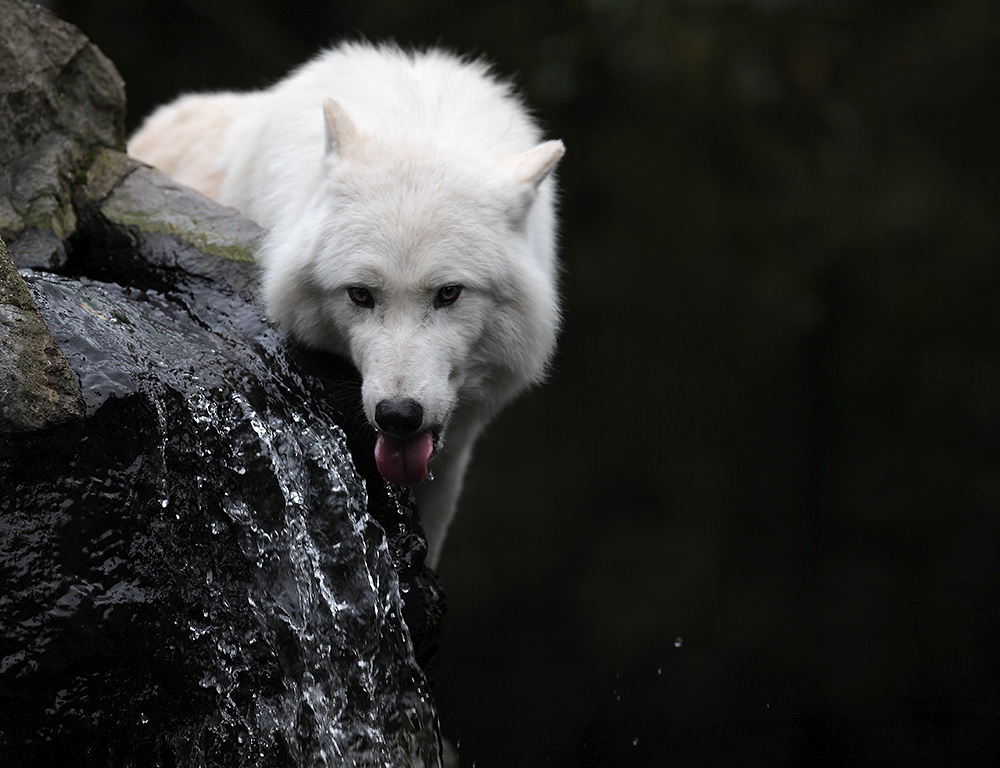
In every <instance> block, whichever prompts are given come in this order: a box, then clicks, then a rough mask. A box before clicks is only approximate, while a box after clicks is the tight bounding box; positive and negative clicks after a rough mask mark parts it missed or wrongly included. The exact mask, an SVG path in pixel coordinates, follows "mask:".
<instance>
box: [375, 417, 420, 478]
mask: <svg viewBox="0 0 1000 768" xmlns="http://www.w3.org/2000/svg"><path fill="white" fill-rule="evenodd" d="M433 451H434V437H433V436H432V435H431V433H430V430H428V431H426V432H421V433H420V434H417V435H413V436H411V437H407V438H402V437H395V436H393V435H389V434H386V433H385V432H379V433H378V438H377V439H376V440H375V463H376V464H377V465H378V471H379V472H380V473H381V475H382V477H384V478H385V479H386V480H388V481H389V482H390V483H392V484H394V485H416V484H417V483H419V482H421V481H422V480H423V479H424V478H425V477H427V462H428V460H429V459H430V457H431V453H432V452H433Z"/></svg>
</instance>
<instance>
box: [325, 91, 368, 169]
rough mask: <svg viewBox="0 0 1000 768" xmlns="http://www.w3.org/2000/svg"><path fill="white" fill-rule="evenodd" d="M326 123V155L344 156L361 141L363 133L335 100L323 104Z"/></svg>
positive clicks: (328, 100)
mask: <svg viewBox="0 0 1000 768" xmlns="http://www.w3.org/2000/svg"><path fill="white" fill-rule="evenodd" d="M323 117H324V119H325V121H326V154H328V155H340V156H344V155H345V154H347V153H348V152H350V151H351V149H352V148H353V147H354V145H355V144H357V143H358V141H359V140H360V139H361V132H360V131H358V127H357V126H356V125H355V124H354V121H353V120H351V118H350V117H348V115H347V113H346V112H345V111H344V108H343V107H342V106H340V104H338V103H337V102H336V101H334V100H333V99H327V100H326V101H324V102H323Z"/></svg>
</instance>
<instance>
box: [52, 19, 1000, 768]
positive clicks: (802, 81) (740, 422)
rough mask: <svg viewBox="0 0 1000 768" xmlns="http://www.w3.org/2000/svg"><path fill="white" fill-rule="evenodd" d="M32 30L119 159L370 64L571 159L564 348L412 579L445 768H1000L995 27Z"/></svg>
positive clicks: (939, 23) (679, 23) (335, 22)
mask: <svg viewBox="0 0 1000 768" xmlns="http://www.w3.org/2000/svg"><path fill="white" fill-rule="evenodd" d="M49 5H51V6H52V7H54V8H55V10H56V11H57V12H58V13H59V14H60V15H61V16H62V17H63V18H65V19H67V20H69V21H72V22H73V23H75V24H76V25H78V26H79V27H80V28H81V29H82V30H83V31H84V32H85V33H86V34H87V35H89V36H90V37H91V39H92V40H94V42H96V43H97V44H98V45H99V46H100V47H101V48H102V50H103V51H104V52H105V53H106V54H107V55H108V56H110V58H111V59H112V60H113V61H114V62H115V63H116V64H117V65H118V68H119V69H120V71H121V72H122V75H123V76H124V77H125V80H126V82H127V85H128V93H129V99H130V114H129V124H130V128H134V127H135V126H136V124H137V122H138V120H139V119H141V117H142V116H143V115H144V114H145V113H146V112H148V111H149V109H150V108H152V107H153V106H154V105H155V104H157V103H159V102H163V101H166V100H169V99H171V98H172V97H173V96H175V95H176V94H177V93H178V92H179V91H182V90H194V89H205V88H252V87H259V86H262V85H265V84H267V83H269V82H273V81H274V80H275V79H278V78H279V77H280V76H281V75H282V74H283V73H285V71H286V70H287V69H288V68H289V67H290V66H292V65H294V64H297V63H300V62H301V61H302V60H304V59H305V58H307V57H308V56H310V55H311V54H312V53H313V52H315V50H316V49H318V48H319V47H320V46H321V45H323V44H325V43H328V42H332V41H336V40H338V39H341V38H343V37H345V36H352V35H357V34H363V35H365V36H367V37H369V38H371V39H374V40H381V39H384V38H386V37H393V38H395V39H397V40H398V41H399V42H401V43H413V44H418V45H425V44H433V43H441V44H444V45H446V46H448V47H451V48H454V49H458V50H460V51H472V52H479V53H483V54H485V55H487V56H488V57H489V58H490V59H491V60H492V61H494V62H495V63H496V64H497V67H498V69H499V71H500V72H502V73H505V74H510V75H513V76H514V78H515V80H516V82H517V83H518V84H519V85H520V86H521V87H522V88H523V89H524V91H525V92H526V93H527V95H528V98H529V101H530V102H531V103H532V104H533V105H534V106H535V107H536V108H537V110H538V114H539V116H540V118H541V119H542V120H543V122H544V124H545V125H546V127H547V133H548V135H549V136H552V137H559V138H562V139H563V140H564V141H565V142H566V145H567V147H568V153H567V156H566V158H565V160H564V161H563V163H562V165H561V166H560V182H561V185H562V187H563V190H564V193H563V206H562V209H563V239H562V242H563V246H562V258H563V263H564V265H565V275H564V286H565V297H566V323H565V331H564V334H563V338H562V345H561V350H560V353H559V355H558V358H557V359H556V365H555V369H554V371H553V374H552V377H551V380H550V381H549V383H548V384H547V385H546V386H544V387H543V388H540V389H538V390H536V391H534V392H533V393H532V394H530V395H529V396H528V397H526V398H524V399H523V400H521V401H519V402H518V403H517V404H516V405H515V406H513V407H511V408H509V409H508V411H507V412H506V413H505V414H504V415H503V416H501V418H500V419H498V421H497V422H496V423H495V424H494V425H493V426H492V427H491V429H490V430H489V432H488V434H487V436H486V438H485V439H484V440H483V441H482V442H481V444H480V446H479V449H478V453H477V458H476V460H475V462H474V466H473V468H472V470H471V472H470V474H469V477H468V484H467V490H466V492H465V495H464V497H463V499H462V503H461V509H460V514H459V516H458V518H457V521H456V523H455V525H454V528H453V532H452V535H451V537H450V539H449V541H448V544H447V547H446V549H445V556H444V560H443V563H442V566H441V576H442V578H443V580H444V582H445V586H446V589H447V591H448V594H449V598H450V605H449V611H448V614H447V617H446V625H445V636H444V642H443V649H442V655H441V663H440V668H439V670H438V672H437V675H436V677H437V684H436V696H437V701H438V705H439V708H440V712H441V722H442V728H443V731H444V733H445V734H446V735H447V736H449V738H450V739H452V740H453V741H456V742H458V744H459V751H460V754H461V755H462V758H463V762H464V764H465V766H467V767H468V766H471V765H473V764H475V765H476V766H480V768H503V767H504V766H534V765H539V766H546V765H552V766H684V767H685V768H686V767H688V766H700V765H706V766H723V765H726V766H730V765H735V766H757V765H760V766H798V765H809V766H827V765H829V766H844V765H880V766H882V765H885V766H894V765H898V766H914V765H917V766H923V765H941V766H966V765H968V766H971V765H984V766H985V765H987V764H991V765H992V764H993V761H995V760H997V759H998V738H1000V737H998V733H1000V718H998V698H1000V681H998V670H997V662H998V650H1000V649H998V641H1000V620H998V605H1000V588H998V587H1000V583H998V582H1000V578H998V573H1000V551H998V550H1000V513H998V507H1000V504H998V502H1000V357H998V352H1000V312H998V310H997V304H998V300H1000V252H998V251H1000V139H998V136H997V131H998V127H1000V4H998V3H996V2H995V0H955V1H954V2H941V1H939V0H923V1H914V2H901V1H895V2H870V1H866V0H856V1H855V2H848V1H846V0H844V1H834V0H830V1H822V0H819V1H816V2H804V1H796V0H742V1H740V0H672V1H670V0H663V1H662V2H655V1H654V0H533V2H523V3H516V2H501V1H488V2H463V3H459V2H455V1H451V0H421V1H414V2H405V1H403V0H399V1H397V2H392V1H390V0H349V1H347V2H336V3H334V2H329V3H321V2H302V1H301V0H256V1H255V2H246V1H243V0H241V1H239V2H237V0H183V1H182V2H180V1H178V2H156V1H155V0H78V1H77V2H73V1H71V0H64V1H63V2H51V3H49Z"/></svg>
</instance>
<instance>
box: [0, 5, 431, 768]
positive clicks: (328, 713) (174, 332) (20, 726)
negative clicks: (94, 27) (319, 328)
mask: <svg viewBox="0 0 1000 768" xmlns="http://www.w3.org/2000/svg"><path fill="white" fill-rule="evenodd" d="M0 55H2V58H0V65H2V66H0V98H3V99H4V100H5V102H6V104H12V105H13V106H14V107H15V108H16V109H15V110H14V111H10V112H2V111H0V132H2V133H0V137H2V138H3V141H0V146H2V147H3V149H0V212H3V213H2V217H3V218H2V221H0V226H2V228H3V229H2V231H3V233H4V234H5V235H9V236H10V237H11V238H12V247H11V252H12V254H13V255H14V256H15V262H16V263H17V264H18V265H19V266H21V267H22V272H21V273H20V274H19V273H18V272H17V270H16V269H14V267H13V265H12V264H11V262H10V261H9V260H7V259H5V258H0V319H2V324H0V366H2V368H0V371H2V372H0V386H2V388H3V389H2V390H0V391H2V396H3V401H2V403H0V487H3V489H4V493H3V494H0V765H3V766H4V767H5V768H20V766H25V767H26V766H32V768H46V767H47V766H57V765H58V766H60V767H61V766H64V765H74V766H83V767H84V768H86V767H87V766H95V768H96V766H101V768H105V767H106V766H112V767H114V766H127V765H171V766H178V767H182V766H183V767H189V768H202V767H203V766H209V765H243V766H254V767H257V768H267V767H269V766H282V767H283V768H285V767H286V766H303V767H304V766H310V767H311V766H326V765H330V766H332V765H338V766H339V765H358V766H361V765H384V764H391V765H414V766H419V765H428V766H434V765H439V764H440V759H441V758H440V739H439V736H438V731H437V715H436V712H435V710H434V705H433V700H432V697H431V693H430V687H429V683H428V680H427V677H426V674H425V672H424V669H425V668H426V667H427V666H428V665H430V664H431V663H432V662H433V658H434V655H435V650H436V642H437V636H438V632H439V621H440V617H441V614H442V612H443V609H444V597H443V594H442V592H441V590H440V586H439V585H438V583H437V580H436V578H435V577H434V575H433V574H432V573H431V572H430V571H429V570H428V569H427V568H426V566H425V564H424V555H425V553H426V545H425V543H424V540H423V536H422V532H421V530H420V526H419V519H418V517H417V514H416V509H415V504H414V502H413V499H412V495H410V494H408V493H404V492H401V491H395V490H393V489H391V488H389V487H388V486H387V485H386V484H385V482H384V481H382V479H381V478H380V476H379V475H378V472H377V469H376V468H375V466H374V459H373V454H374V451H373V443H374V434H373V433H372V430H371V429H370V428H369V427H368V425H367V424H366V423H365V422H364V418H363V416H362V414H361V409H360V407H359V406H360V393H359V389H360V382H359V380H358V377H357V374H356V372H355V371H354V370H353V369H352V368H351V367H350V366H349V364H347V363H346V362H345V361H343V360H341V359H339V358H336V357H333V356H330V355H327V354H322V353H317V352H312V351H309V350H306V349H303V348H301V347H299V346H297V345H296V344H294V343H292V342H290V340H288V339H287V338H286V337H285V336H284V335H283V334H282V333H281V332H280V331H278V330H276V329H274V328H273V327H271V326H270V325H269V324H268V323H267V321H266V319H265V318H264V313H263V310H262V307H261V305H260V304H259V302H258V300H257V272H256V267H255V266H254V264H253V260H252V254H253V251H254V248H255V247H256V245H257V243H258V241H259V239H260V237H261V234H262V232H261V230H260V228H259V227H257V225H255V224H254V223H252V222H250V221H247V220H246V219H243V218H242V217H240V216H239V214H238V212H237V211H235V210H233V209H229V208H224V207H222V206H219V205H217V204H215V203H213V202H212V201H211V200H208V199H207V198H204V197H203V196H201V195H199V194H198V193H196V192H194V191H192V190H189V189H186V188H184V187H182V186H180V185H178V184H177V183H175V182H173V181H172V180H171V179H169V178H167V177H165V176H164V175H163V174H160V173H158V172H157V171H155V170H153V169H151V168H148V167H146V166H143V165H141V164H139V163H137V162H136V161H134V160H132V159H131V158H129V157H128V156H126V155H125V154H124V153H123V152H122V151H121V147H122V141H121V127H120V126H121V114H122V112H121V110H122V109H123V106H124V101H123V96H121V93H120V91H121V89H120V79H118V78H117V75H116V74H113V72H114V70H113V67H111V65H110V64H109V63H108V62H107V60H106V59H104V57H103V56H101V54H100V52H99V51H97V49H96V48H94V47H93V46H91V45H90V44H89V43H88V42H87V41H86V39H85V38H83V36H82V35H80V34H79V33H78V32H76V31H75V30H73V29H72V28H71V27H68V25H65V24H63V23H62V22H60V21H59V20H58V19H56V18H55V17H54V16H52V15H51V14H49V13H48V12H46V11H44V10H43V9H40V8H34V7H30V6H27V5H25V4H23V3H20V2H15V1H14V0H0ZM12 57H13V58H12ZM12 62H13V63H12ZM87 73H89V74H87ZM116 84H117V86H116ZM18 94H22V95H20V96H19V95H18ZM119 96H121V98H119ZM26 105H27V106H26ZM31 105H34V107H32V109H31V110H29V109H28V107H29V106H31ZM74 105H76V106H74ZM17 110H21V111H17ZM70 113H72V114H73V115H77V114H79V115H80V117H79V125H74V124H73V121H69V120H68V118H67V115H69V114H70ZM27 115H34V116H35V117H32V118H30V119H29V118H28V117H26V116H27ZM36 119H37V120H38V121H39V122H37V123H36V122H32V121H33V120H36ZM43 145H44V146H43ZM22 153H23V156H24V158H31V159H32V160H31V162H29V160H28V159H23V158H22ZM19 158H21V159H19ZM39 244H41V245H39ZM47 249H48V250H47ZM40 253H41V254H47V255H44V257H39V254H40ZM3 255H4V254H0V256H3ZM32 266H33V267H35V268H36V269H37V268H39V267H44V268H45V269H46V271H44V272H42V271H32V270H30V269H25V267H32ZM56 272H58V273H59V274H56Z"/></svg>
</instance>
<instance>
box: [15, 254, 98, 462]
mask: <svg viewBox="0 0 1000 768" xmlns="http://www.w3.org/2000/svg"><path fill="white" fill-rule="evenodd" d="M82 418H83V395H82V393H81V391H80V382H79V381H77V378H76V375H75V374H74V373H73V371H72V370H71V369H70V367H69V364H68V363H67V362H66V358H65V357H64V356H63V354H62V352H61V351H60V349H59V347H58V346H57V345H56V343H55V342H54V341H53V340H52V336H51V335H50V334H49V331H48V328H47V327H46V326H45V323H44V321H43V320H42V317H41V315H40V314H39V312H38V308H37V307H36V306H35V302H34V300H33V299H32V297H31V294H30V293H29V292H28V289H27V288H26V287H25V285H24V280H22V279H21V276H20V275H19V274H18V272H17V270H16V269H15V268H14V264H13V263H12V262H11V260H10V257H9V256H8V255H7V247H6V246H5V245H4V242H3V240H0V451H10V450H15V449H16V446H17V441H18V437H19V436H20V435H22V434H24V433H26V432H32V431H37V430H44V429H49V428H52V427H57V426H60V425H62V424H67V423H72V422H76V421H79V420H81V419H82Z"/></svg>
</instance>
